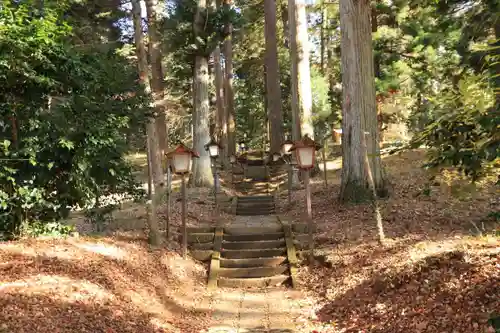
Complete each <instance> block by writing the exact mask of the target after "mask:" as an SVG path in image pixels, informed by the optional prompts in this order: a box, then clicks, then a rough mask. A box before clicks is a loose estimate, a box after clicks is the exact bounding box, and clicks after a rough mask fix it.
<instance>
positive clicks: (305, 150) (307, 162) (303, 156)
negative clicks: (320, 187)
mask: <svg viewBox="0 0 500 333" xmlns="http://www.w3.org/2000/svg"><path fill="white" fill-rule="evenodd" d="M314 152H315V149H314V146H312V147H308V146H304V147H297V149H296V154H297V162H298V164H299V168H301V169H310V168H312V167H313V166H314Z"/></svg>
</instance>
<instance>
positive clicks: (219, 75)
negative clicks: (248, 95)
mask: <svg viewBox="0 0 500 333" xmlns="http://www.w3.org/2000/svg"><path fill="white" fill-rule="evenodd" d="M220 6H221V1H220V0H217V1H216V8H217V9H219V8H220ZM213 56H214V67H215V98H216V104H217V113H216V117H215V119H216V121H215V124H216V131H215V132H216V137H217V140H218V141H219V144H220V145H221V146H222V147H224V149H222V152H221V156H220V157H221V159H222V162H223V165H226V164H227V162H228V160H229V157H228V155H227V149H226V148H227V120H226V108H225V101H224V74H223V72H222V64H221V49H220V45H217V47H216V48H215V50H214V52H213Z"/></svg>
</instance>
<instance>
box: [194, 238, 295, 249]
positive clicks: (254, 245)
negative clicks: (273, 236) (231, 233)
mask: <svg viewBox="0 0 500 333" xmlns="http://www.w3.org/2000/svg"><path fill="white" fill-rule="evenodd" d="M202 244H204V243H202ZM205 244H210V243H205ZM285 246H286V244H285V240H284V239H282V240H266V241H253V242H226V241H223V242H222V248H223V249H224V250H257V249H277V248H281V247H285ZM207 250H208V249H207Z"/></svg>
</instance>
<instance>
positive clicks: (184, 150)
mask: <svg viewBox="0 0 500 333" xmlns="http://www.w3.org/2000/svg"><path fill="white" fill-rule="evenodd" d="M177 153H188V154H191V156H192V157H196V158H199V157H200V155H198V153H197V152H195V151H194V150H192V149H189V148H188V147H187V146H186V145H185V144H183V143H182V142H179V144H178V145H177V147H175V149H173V150H171V151H170V152H168V153H166V155H167V156H172V155H174V154H177Z"/></svg>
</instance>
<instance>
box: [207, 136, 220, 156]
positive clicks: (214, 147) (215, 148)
mask: <svg viewBox="0 0 500 333" xmlns="http://www.w3.org/2000/svg"><path fill="white" fill-rule="evenodd" d="M205 150H207V151H208V154H209V155H210V157H212V158H217V157H219V150H220V147H219V144H218V143H217V142H215V140H214V139H211V140H210V142H209V143H207V144H206V145H205Z"/></svg>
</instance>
